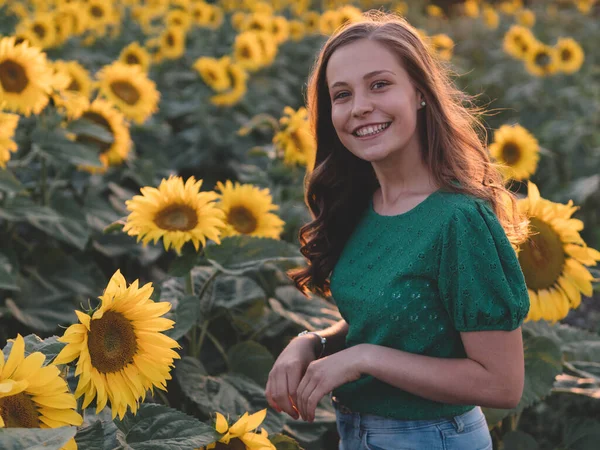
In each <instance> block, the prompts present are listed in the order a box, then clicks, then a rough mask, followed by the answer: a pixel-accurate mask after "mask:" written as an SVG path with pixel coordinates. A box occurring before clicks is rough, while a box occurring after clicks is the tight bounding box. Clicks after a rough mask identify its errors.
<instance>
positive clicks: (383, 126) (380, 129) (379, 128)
mask: <svg viewBox="0 0 600 450" xmlns="http://www.w3.org/2000/svg"><path fill="white" fill-rule="evenodd" d="M391 124H392V122H385V123H383V124H379V125H377V126H376V127H373V128H374V130H373V131H372V132H370V133H364V132H363V133H361V134H358V133H357V132H356V131H354V132H352V135H353V136H355V137H357V138H365V137H371V136H377V135H378V134H381V133H382V132H384V131H385V130H387V129H388V128H389V127H390V125H391Z"/></svg>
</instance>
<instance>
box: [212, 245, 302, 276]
mask: <svg viewBox="0 0 600 450" xmlns="http://www.w3.org/2000/svg"><path fill="white" fill-rule="evenodd" d="M204 253H205V256H206V257H207V258H208V259H209V261H210V262H211V264H214V265H215V266H216V267H218V268H221V269H222V270H223V271H224V272H228V273H230V274H239V273H244V271H246V270H253V269H255V268H256V267H258V266H260V265H261V264H263V263H265V262H267V261H272V262H289V261H290V260H292V261H297V263H298V265H301V264H303V258H302V257H301V255H300V254H299V252H298V249H297V248H296V246H294V245H292V244H289V243H287V242H285V241H282V240H278V239H269V238H257V237H252V236H231V237H227V238H224V239H222V240H221V244H220V245H216V244H215V245H207V246H206V248H205V250H204Z"/></svg>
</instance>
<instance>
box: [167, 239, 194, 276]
mask: <svg viewBox="0 0 600 450" xmlns="http://www.w3.org/2000/svg"><path fill="white" fill-rule="evenodd" d="M201 259H202V256H201V255H200V253H198V252H197V251H196V249H195V248H194V247H193V246H191V245H186V246H185V247H184V248H183V253H182V255H181V256H177V257H176V258H175V259H174V260H173V261H172V262H171V265H170V266H169V271H168V274H169V275H170V276H172V277H183V276H185V275H187V274H188V273H189V271H190V270H192V268H193V267H194V266H196V265H198V264H199V263H200V260H201Z"/></svg>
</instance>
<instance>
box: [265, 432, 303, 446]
mask: <svg viewBox="0 0 600 450" xmlns="http://www.w3.org/2000/svg"><path fill="white" fill-rule="evenodd" d="M269 441H271V444H273V445H274V446H275V448H276V449H277V450H303V449H302V447H300V444H298V442H297V441H296V440H294V439H292V438H291V437H289V436H286V435H285V434H281V433H280V434H274V435H272V436H269Z"/></svg>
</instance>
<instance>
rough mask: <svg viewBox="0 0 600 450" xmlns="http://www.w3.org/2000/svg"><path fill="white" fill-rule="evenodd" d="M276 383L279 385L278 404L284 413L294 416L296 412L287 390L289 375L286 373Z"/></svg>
mask: <svg viewBox="0 0 600 450" xmlns="http://www.w3.org/2000/svg"><path fill="white" fill-rule="evenodd" d="M275 382H276V383H277V395H278V396H277V397H276V398H275V400H276V401H277V404H278V405H279V407H280V408H281V409H282V410H283V411H285V412H286V413H287V414H289V415H290V416H293V415H294V410H293V408H292V405H291V403H290V399H289V396H288V390H287V373H285V372H284V373H283V374H281V375H280V376H279V377H277V379H276V381H275Z"/></svg>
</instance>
